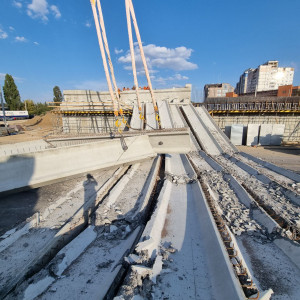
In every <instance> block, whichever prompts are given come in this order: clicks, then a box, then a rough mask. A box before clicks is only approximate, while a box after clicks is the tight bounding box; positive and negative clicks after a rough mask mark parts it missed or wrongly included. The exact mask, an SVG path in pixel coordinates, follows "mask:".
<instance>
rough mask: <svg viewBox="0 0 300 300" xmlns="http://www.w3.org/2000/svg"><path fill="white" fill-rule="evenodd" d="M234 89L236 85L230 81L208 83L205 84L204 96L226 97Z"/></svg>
mask: <svg viewBox="0 0 300 300" xmlns="http://www.w3.org/2000/svg"><path fill="white" fill-rule="evenodd" d="M233 91H234V87H233V86H232V85H231V84H229V83H214V84H206V85H205V86H204V97H205V99H206V98H219V97H226V94H227V93H229V92H233Z"/></svg>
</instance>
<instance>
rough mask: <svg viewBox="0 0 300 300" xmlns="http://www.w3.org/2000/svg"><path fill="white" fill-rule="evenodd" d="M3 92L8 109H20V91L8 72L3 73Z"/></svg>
mask: <svg viewBox="0 0 300 300" xmlns="http://www.w3.org/2000/svg"><path fill="white" fill-rule="evenodd" d="M3 93H4V98H5V102H6V103H7V105H8V108H9V110H20V109H21V108H22V102H21V97H20V93H19V91H18V88H17V86H16V84H15V81H14V79H13V77H12V76H11V75H9V74H6V75H5V80H4V86H3Z"/></svg>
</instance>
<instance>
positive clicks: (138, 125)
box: [129, 104, 144, 131]
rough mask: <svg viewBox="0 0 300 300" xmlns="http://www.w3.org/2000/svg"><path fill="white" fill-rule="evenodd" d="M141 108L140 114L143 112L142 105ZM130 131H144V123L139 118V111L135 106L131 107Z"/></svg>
mask: <svg viewBox="0 0 300 300" xmlns="http://www.w3.org/2000/svg"><path fill="white" fill-rule="evenodd" d="M141 106H142V112H144V104H142V105H141ZM130 127H131V128H130V129H129V130H130V131H133V130H142V129H144V121H143V120H141V118H140V111H139V108H138V106H137V105H135V106H134V107H133V112H132V117H131V121H130Z"/></svg>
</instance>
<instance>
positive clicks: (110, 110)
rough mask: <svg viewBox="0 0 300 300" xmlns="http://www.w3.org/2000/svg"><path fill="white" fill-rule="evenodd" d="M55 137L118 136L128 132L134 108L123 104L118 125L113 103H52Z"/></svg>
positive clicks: (50, 104)
mask: <svg viewBox="0 0 300 300" xmlns="http://www.w3.org/2000/svg"><path fill="white" fill-rule="evenodd" d="M49 106H50V107H51V108H53V110H52V111H51V113H52V123H53V133H54V135H76V136H80V135H86V134H109V135H112V134H116V133H118V132H120V131H126V130H128V123H129V122H130V119H131V115H132V110H133V108H132V106H130V105H125V104H121V107H122V110H123V115H122V118H119V119H118V122H119V123H118V124H116V120H115V114H114V107H113V105H112V102H111V101H97V102H95V101H64V102H62V103H57V102H50V103H49Z"/></svg>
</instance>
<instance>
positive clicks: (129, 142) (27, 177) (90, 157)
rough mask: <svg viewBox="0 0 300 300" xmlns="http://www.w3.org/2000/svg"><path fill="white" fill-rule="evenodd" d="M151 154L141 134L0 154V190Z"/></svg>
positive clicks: (40, 184) (105, 166)
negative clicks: (14, 153) (8, 154)
mask: <svg viewBox="0 0 300 300" xmlns="http://www.w3.org/2000/svg"><path fill="white" fill-rule="evenodd" d="M126 147H127V149H126ZM155 156H156V152H155V151H154V150H153V147H152V145H151V143H150V141H149V137H148V136H146V135H144V136H133V137H126V138H124V139H122V140H120V139H113V140H103V141H99V142H95V143H89V144H82V145H77V146H69V147H62V148H54V149H46V150H44V151H39V152H35V153H30V154H29V153H28V154H23V155H13V156H6V157H1V158H0V192H6V191H11V190H17V189H21V188H24V187H39V186H42V185H44V184H46V183H50V182H55V181H58V180H61V179H62V178H66V177H69V176H74V175H78V174H82V173H85V172H91V171H94V170H99V169H103V168H108V167H112V166H117V165H122V164H128V163H132V162H135V161H139V160H143V159H149V158H152V157H155Z"/></svg>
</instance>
